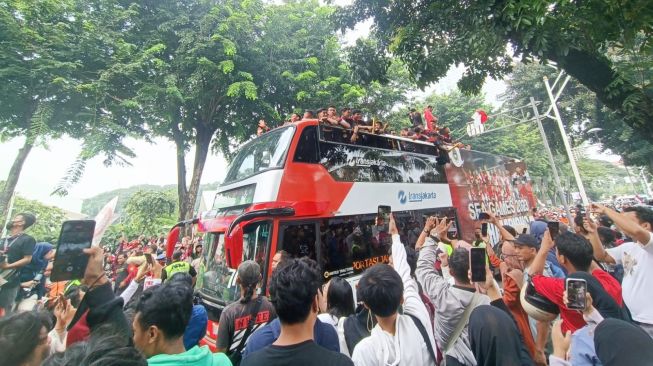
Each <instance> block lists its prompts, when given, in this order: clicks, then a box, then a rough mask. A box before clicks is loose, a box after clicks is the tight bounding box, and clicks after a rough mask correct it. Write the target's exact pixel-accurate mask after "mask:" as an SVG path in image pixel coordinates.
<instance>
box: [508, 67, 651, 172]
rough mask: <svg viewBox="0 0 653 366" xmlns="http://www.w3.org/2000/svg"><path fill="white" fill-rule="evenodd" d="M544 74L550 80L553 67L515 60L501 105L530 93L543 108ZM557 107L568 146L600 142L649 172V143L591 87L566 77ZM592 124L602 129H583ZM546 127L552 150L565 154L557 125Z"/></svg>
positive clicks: (525, 100) (545, 101)
mask: <svg viewBox="0 0 653 366" xmlns="http://www.w3.org/2000/svg"><path fill="white" fill-rule="evenodd" d="M642 72H644V71H642ZM544 76H547V77H548V78H549V79H551V80H553V79H554V78H555V77H556V71H555V70H554V69H552V68H550V67H547V66H543V65H538V64H534V63H529V64H517V65H516V66H515V68H514V70H513V73H512V74H511V76H510V78H508V79H507V80H506V82H507V84H508V87H507V90H506V93H505V94H504V95H503V96H502V99H503V100H504V101H505V108H506V109H509V108H515V107H518V106H523V105H526V104H528V103H529V98H530V97H534V98H535V99H536V100H538V101H542V102H543V104H542V105H541V106H540V107H539V108H540V111H543V110H545V109H546V108H547V107H548V106H549V104H550V103H549V98H548V96H547V95H546V90H545V89H544V86H543V84H542V78H543V77H544ZM558 109H559V111H560V114H561V118H562V121H563V122H564V123H565V125H566V129H565V130H566V132H567V134H568V136H569V137H570V140H571V144H572V146H578V145H580V144H581V143H583V142H584V141H590V142H593V143H600V144H601V145H602V148H603V149H604V150H608V149H609V150H610V151H611V152H613V153H616V154H619V155H621V156H622V157H623V159H624V163H625V164H627V165H637V166H646V167H648V169H649V171H652V172H653V144H652V143H651V142H650V141H649V140H647V139H646V138H645V137H643V136H642V135H641V134H638V133H635V131H634V130H633V129H632V128H631V127H630V126H628V125H626V124H624V123H623V120H622V119H621V118H620V117H619V116H618V115H617V113H615V112H613V111H610V110H609V109H608V108H606V107H605V106H604V105H603V104H602V103H601V101H599V100H598V98H597V97H596V95H595V94H594V93H593V92H592V91H590V90H589V89H587V88H586V87H584V86H583V85H582V84H580V83H579V82H578V81H577V80H576V79H574V78H571V79H570V80H569V83H568V84H567V87H566V88H565V89H564V92H563V93H562V96H561V98H560V99H559V100H558ZM545 123H548V122H545ZM593 128H600V129H601V130H602V131H598V132H592V133H589V132H587V131H589V130H591V129H593ZM546 131H547V136H548V139H549V142H550V144H551V147H552V148H553V150H554V151H556V152H557V153H559V154H566V153H565V151H564V146H563V145H562V140H561V137H560V132H559V131H558V129H557V128H555V126H552V128H547V129H546Z"/></svg>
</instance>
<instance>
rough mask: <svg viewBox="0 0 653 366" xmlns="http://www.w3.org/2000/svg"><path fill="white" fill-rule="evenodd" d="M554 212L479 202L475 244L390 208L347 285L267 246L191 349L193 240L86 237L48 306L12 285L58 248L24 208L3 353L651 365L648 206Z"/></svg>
mask: <svg viewBox="0 0 653 366" xmlns="http://www.w3.org/2000/svg"><path fill="white" fill-rule="evenodd" d="M552 215H553V214H552V212H551V211H550V210H539V211H534V217H535V220H534V221H533V222H531V223H530V228H529V230H528V232H527V233H521V234H519V235H517V232H516V231H515V230H514V229H513V228H512V227H509V226H504V225H502V224H501V221H500V220H499V219H497V218H496V217H495V216H494V215H493V214H492V213H487V216H486V218H485V219H484V221H485V222H486V223H487V224H488V225H494V226H496V229H497V230H498V232H500V235H501V240H500V242H499V243H497V244H495V245H492V243H491V242H490V241H489V239H488V238H486V237H483V235H482V234H478V233H477V235H476V236H477V237H478V239H479V240H476V241H475V242H474V243H472V244H469V243H466V242H463V241H461V240H456V239H453V238H450V237H449V233H450V230H449V229H450V227H451V222H450V220H448V219H447V218H442V219H439V218H437V217H430V218H428V219H427V220H426V221H425V224H424V227H423V228H421V231H420V233H419V235H417V234H416V235H412V236H406V235H401V232H400V230H399V229H398V228H397V225H396V224H395V222H394V219H392V217H391V219H390V223H389V226H388V233H387V234H388V237H389V238H388V241H390V242H391V244H390V246H391V249H390V253H389V258H390V262H389V263H388V264H384V263H378V264H375V265H373V266H370V267H369V268H367V269H365V271H364V272H363V273H362V276H361V277H360V280H359V281H358V283H357V285H356V286H355V287H352V286H351V285H350V284H349V283H348V282H347V281H346V280H345V279H343V278H341V277H338V276H333V277H331V278H329V279H328V281H325V280H324V279H325V277H324V275H323V274H324V268H322V266H321V265H320V264H318V263H317V262H316V261H314V260H313V259H310V258H309V257H293V255H290V254H289V253H287V252H284V251H279V252H278V253H276V254H275V255H274V257H273V259H272V273H271V275H270V278H269V281H268V288H261V283H262V282H263V281H262V280H263V277H262V276H263V273H265V272H264V270H263V269H262V268H261V267H260V265H259V264H258V263H257V262H256V261H251V260H248V261H244V262H242V263H241V264H240V265H239V266H238V268H237V275H236V283H237V285H238V286H239V288H240V296H239V299H238V301H235V302H233V303H231V304H229V305H227V306H226V307H225V308H224V309H223V310H222V312H221V315H220V320H219V329H218V331H217V341H216V344H215V347H216V350H217V352H211V351H210V350H209V348H208V347H206V346H199V342H200V340H201V338H202V337H204V334H205V332H206V330H207V322H208V315H207V311H206V309H204V307H203V306H202V305H199V304H196V303H194V296H193V289H194V286H195V283H196V278H197V277H198V276H197V273H198V272H199V268H198V267H199V266H200V265H201V261H202V259H201V258H202V255H201V254H202V243H201V242H200V241H199V240H193V239H191V238H189V237H184V238H182V240H181V241H180V242H179V243H177V245H176V246H175V247H174V248H173V249H174V250H173V254H172V255H171V257H170V258H167V252H166V249H169V248H166V246H165V243H164V242H163V240H162V238H156V237H154V238H151V239H149V240H148V239H145V238H139V239H137V240H134V241H132V242H128V241H123V242H121V244H120V245H119V246H118V248H117V249H116V250H111V251H110V250H103V249H102V248H99V247H92V248H90V249H85V253H86V254H87V255H88V257H89V262H88V266H87V268H86V271H85V274H84V276H83V278H81V279H80V280H79V281H70V282H69V283H64V284H50V286H49V287H50V288H49V291H50V292H49V293H46V292H47V291H46V290H48V289H47V288H44V289H41V290H37V291H39V293H40V295H36V296H37V297H38V296H41V297H44V298H47V299H48V301H47V302H46V305H45V306H36V307H34V306H33V307H32V308H28V307H26V306H22V307H21V306H20V304H21V303H22V301H21V300H20V297H19V296H18V294H19V293H20V291H23V290H21V289H25V288H26V287H29V288H30V291H32V290H33V289H34V288H36V287H37V283H36V282H39V283H45V281H44V280H43V279H44V278H47V276H48V271H49V270H51V263H52V262H51V261H52V258H53V257H54V251H55V248H53V247H52V246H51V245H49V246H45V245H39V244H36V243H35V241H34V239H33V238H32V237H31V236H29V234H27V233H25V230H26V229H27V228H29V227H30V226H31V225H33V224H34V222H35V220H36V218H35V217H34V216H33V215H31V214H27V213H22V214H19V215H16V217H15V218H14V219H13V220H12V221H11V222H10V224H9V230H10V237H9V238H8V239H7V240H5V241H4V243H3V244H2V245H3V247H2V249H3V250H2V251H3V253H4V254H3V255H4V257H5V258H3V261H2V262H1V263H2V264H1V269H2V270H3V272H2V276H3V277H2V278H3V279H4V282H1V283H2V285H1V287H0V305H1V306H2V308H3V309H4V316H3V317H2V318H0V350H2V351H3V352H2V364H6V365H146V364H148V365H232V364H233V365H238V364H240V365H305V364H312V365H316V366H319V365H358V366H360V365H442V364H446V365H449V366H451V365H466V366H473V365H538V366H541V365H547V364H548V365H567V366H568V365H572V366H580V365H606V366H610V365H635V366H637V365H649V364H653V339H652V338H653V310H652V308H651V307H650V306H649V303H648V300H649V297H650V295H649V294H648V291H647V290H650V289H651V288H653V273H649V272H651V271H652V270H653V234H652V232H653V211H651V210H650V209H649V208H647V207H645V206H635V207H628V208H624V209H623V211H622V212H618V211H616V210H614V209H611V208H608V207H605V206H602V205H599V204H592V205H591V207H587V208H581V207H579V208H577V209H576V210H575V212H574V215H575V217H574V222H573V223H569V225H567V224H564V223H560V222H558V224H557V225H553V226H552V225H550V222H551V221H553V219H554V218H553V217H551V216H552ZM555 227H557V228H558V229H554V228H555ZM617 237H622V238H623V239H622V240H621V241H619V242H618V241H617V240H616V239H615V238H617ZM402 240H403V241H407V242H406V243H404V242H402ZM474 247H477V248H485V255H486V268H485V273H486V275H485V280H484V281H472V279H471V269H470V251H471V250H472V248H474ZM115 253H117V254H115ZM49 267H50V268H49ZM196 267H197V268H196ZM48 268H49V269H48ZM492 269H496V270H497V271H496V272H493V271H492ZM11 270H16V273H19V274H20V275H16V276H13V275H8V273H7V271H11ZM37 274H41V277H39V278H38V281H37V280H36V279H35V278H31V279H29V281H24V280H25V279H27V278H29V277H30V276H36V275H37ZM574 280H575V281H584V283H586V289H587V291H586V295H585V298H584V299H582V300H584V304H585V305H584V306H582V308H578V307H575V306H572V305H571V304H572V301H578V299H577V298H573V296H572V295H573V294H570V293H568V292H567V289H568V285H567V284H568V283H569V282H570V281H574ZM26 282H30V286H25V283H26ZM53 291H54V292H53ZM57 291H59V292H57ZM266 294H269V297H268V296H266ZM16 299H19V302H18V305H19V306H15V302H16Z"/></svg>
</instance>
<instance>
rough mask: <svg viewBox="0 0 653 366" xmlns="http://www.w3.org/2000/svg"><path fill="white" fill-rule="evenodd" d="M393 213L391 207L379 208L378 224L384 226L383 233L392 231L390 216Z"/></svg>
mask: <svg viewBox="0 0 653 366" xmlns="http://www.w3.org/2000/svg"><path fill="white" fill-rule="evenodd" d="M391 213H392V208H391V207H390V206H379V212H378V214H377V217H378V223H379V225H380V226H382V229H381V230H382V231H385V232H388V230H390V226H389V225H390V214H391Z"/></svg>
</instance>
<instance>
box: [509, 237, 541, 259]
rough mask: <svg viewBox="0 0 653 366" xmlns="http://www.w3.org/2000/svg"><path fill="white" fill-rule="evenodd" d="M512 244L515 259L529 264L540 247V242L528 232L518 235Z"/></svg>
mask: <svg viewBox="0 0 653 366" xmlns="http://www.w3.org/2000/svg"><path fill="white" fill-rule="evenodd" d="M513 245H514V246H515V254H517V259H519V260H520V261H522V262H523V263H525V264H530V263H531V262H532V261H533V259H534V258H535V255H537V251H538V249H540V243H539V242H538V241H537V239H536V238H535V237H534V236H533V235H530V234H521V235H519V236H518V237H517V239H515V241H514V242H513Z"/></svg>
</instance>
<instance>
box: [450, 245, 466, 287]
mask: <svg viewBox="0 0 653 366" xmlns="http://www.w3.org/2000/svg"><path fill="white" fill-rule="evenodd" d="M468 272H469V251H468V250H467V249H465V248H456V249H454V251H453V253H451V256H450V257H449V273H450V274H451V276H452V277H453V279H454V281H455V282H456V284H459V285H469V274H468Z"/></svg>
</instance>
